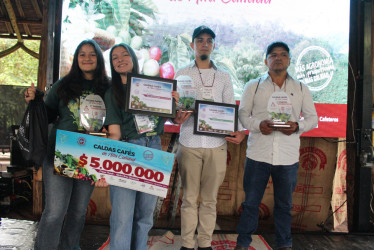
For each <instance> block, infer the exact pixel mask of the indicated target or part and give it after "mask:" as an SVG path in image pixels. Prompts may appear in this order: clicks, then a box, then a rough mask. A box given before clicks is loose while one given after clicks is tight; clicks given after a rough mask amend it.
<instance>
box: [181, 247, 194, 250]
mask: <svg viewBox="0 0 374 250" xmlns="http://www.w3.org/2000/svg"><path fill="white" fill-rule="evenodd" d="M180 250H195V249H194V248H188V247H181V249H180Z"/></svg>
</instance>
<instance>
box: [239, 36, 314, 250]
mask: <svg viewBox="0 0 374 250" xmlns="http://www.w3.org/2000/svg"><path fill="white" fill-rule="evenodd" d="M290 61H291V59H290V53H289V47H288V45H287V44H285V43H283V42H274V43H272V44H270V45H269V46H268V48H267V51H266V59H265V64H266V66H267V67H268V73H267V74H266V75H264V76H262V77H260V78H258V79H255V80H252V81H249V82H248V83H247V84H246V86H245V88H244V92H243V95H242V99H241V102H240V106H239V120H240V122H241V123H242V125H243V127H244V128H246V129H248V130H249V131H250V134H249V136H248V147H247V152H246V156H247V159H246V163H245V172H244V177H243V180H244V181H243V188H244V192H245V201H244V202H243V203H242V208H243V210H242V214H241V217H240V221H239V224H238V226H237V232H238V234H239V235H238V239H237V246H236V248H235V249H236V250H244V249H248V247H249V245H250V244H251V242H252V237H251V235H252V234H253V233H254V232H255V231H256V229H257V225H258V216H259V205H260V203H261V200H262V198H263V195H264V192H265V188H266V185H267V183H268V181H269V177H270V176H271V177H272V181H273V187H274V204H275V205H274V227H275V243H276V245H277V249H291V248H292V237H291V219H292V218H291V209H292V193H293V191H294V189H295V186H296V180H297V171H298V168H299V148H300V138H299V137H300V135H301V134H302V133H304V132H306V131H309V130H311V129H313V128H315V127H316V126H317V123H318V117H317V113H316V109H315V107H314V103H313V100H312V96H311V94H310V92H309V89H308V87H307V86H306V85H304V84H302V83H301V82H300V81H297V80H295V79H293V78H292V77H291V76H290V75H289V74H288V72H287V69H288V66H289V65H290ZM301 113H302V116H303V118H302V119H301ZM280 114H281V115H282V118H284V119H283V121H279V120H276V118H279V117H280V116H279V115H280Z"/></svg>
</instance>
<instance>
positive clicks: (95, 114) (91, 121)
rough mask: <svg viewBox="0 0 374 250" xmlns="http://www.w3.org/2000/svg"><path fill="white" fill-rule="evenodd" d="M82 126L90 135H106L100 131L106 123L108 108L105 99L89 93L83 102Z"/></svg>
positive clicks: (81, 108)
mask: <svg viewBox="0 0 374 250" xmlns="http://www.w3.org/2000/svg"><path fill="white" fill-rule="evenodd" d="M79 116H80V117H79V118H80V119H79V121H80V126H82V127H83V128H84V129H85V130H86V131H87V132H88V134H90V135H106V133H101V132H99V131H100V130H101V128H102V127H103V125H104V121H105V117H106V109H105V104H104V101H103V99H102V98H101V97H100V96H99V95H93V94H91V95H88V96H86V98H85V99H84V100H83V102H81V105H80V114H79Z"/></svg>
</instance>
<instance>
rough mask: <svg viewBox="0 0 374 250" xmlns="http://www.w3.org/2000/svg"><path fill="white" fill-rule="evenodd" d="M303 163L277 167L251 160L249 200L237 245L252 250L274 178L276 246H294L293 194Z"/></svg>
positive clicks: (248, 165)
mask: <svg viewBox="0 0 374 250" xmlns="http://www.w3.org/2000/svg"><path fill="white" fill-rule="evenodd" d="M298 168H299V163H298V162H297V163H295V164H293V165H281V166H273V165H271V164H268V163H264V162H258V161H254V160H251V159H249V158H247V160H246V162H245V171H244V181H243V188H244V192H245V201H244V202H243V203H242V208H243V211H242V214H241V216H240V221H239V224H238V226H237V232H238V234H239V236H238V239H237V245H239V246H243V247H249V245H250V244H251V242H252V237H251V235H252V234H253V233H254V232H255V231H256V230H257V225H258V216H259V205H260V203H261V200H262V197H263V196H264V192H265V189H266V185H267V183H268V181H269V177H270V176H271V178H272V180H273V187H274V227H275V243H276V245H277V247H278V248H281V247H292V236H291V219H292V218H291V209H292V193H293V191H294V189H295V186H296V181H297V170H298Z"/></svg>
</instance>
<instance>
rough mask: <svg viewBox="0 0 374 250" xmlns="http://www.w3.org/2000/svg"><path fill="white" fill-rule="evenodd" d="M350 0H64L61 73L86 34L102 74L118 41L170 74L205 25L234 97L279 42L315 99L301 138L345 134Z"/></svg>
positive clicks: (188, 56) (155, 72)
mask: <svg viewBox="0 0 374 250" xmlns="http://www.w3.org/2000/svg"><path fill="white" fill-rule="evenodd" d="M349 5H350V1H349V0H314V1H310V0H298V1H294V0H247V1H236V0H131V1H130V0H96V1H88V0H84V1H75V0H63V16H62V28H61V32H62V34H61V46H60V49H61V53H60V55H61V57H60V75H61V76H63V75H65V74H66V73H67V72H68V70H69V69H70V67H71V60H72V55H73V52H74V50H75V48H76V46H77V45H78V43H79V42H80V41H82V40H83V39H87V38H92V39H94V40H95V41H97V42H98V43H99V45H100V47H101V49H102V50H103V52H104V56H105V58H106V64H107V69H108V72H109V71H110V70H109V51H110V48H111V47H112V46H113V45H114V44H117V43H120V42H124V43H127V44H130V45H131V47H132V48H134V49H135V51H136V54H137V56H138V60H139V65H140V72H139V73H142V74H145V75H149V76H160V77H164V78H170V79H171V78H173V77H174V74H175V72H176V71H177V70H178V69H180V68H181V67H183V66H186V65H187V64H188V63H190V61H191V60H192V59H193V53H192V50H191V48H190V43H191V35H192V32H193V29H194V28H196V27H198V26H200V25H207V26H209V27H211V28H212V29H213V31H214V32H215V33H216V35H217V37H216V48H215V51H214V53H213V56H212V58H213V59H214V61H215V62H216V63H217V65H218V66H220V67H222V68H225V69H226V70H227V71H228V72H229V73H230V75H231V78H232V82H233V85H234V91H235V98H236V99H237V100H240V98H241V94H242V91H243V87H244V85H245V83H246V82H247V81H249V80H250V79H254V78H257V77H258V76H260V75H263V74H264V73H265V72H266V67H265V65H264V63H263V59H264V51H265V49H266V46H267V45H268V44H269V43H271V42H273V41H276V40H281V41H284V42H286V43H287V44H288V45H289V46H290V49H291V57H292V61H291V65H290V67H289V72H290V74H291V75H293V76H294V77H295V78H297V79H299V80H300V81H302V82H304V83H305V84H307V85H308V87H309V89H310V90H311V92H312V95H313V100H314V102H315V103H316V104H318V106H317V112H318V115H319V120H320V123H321V124H320V125H319V127H318V128H317V129H315V130H314V131H313V132H311V133H308V134H305V136H315V137H317V136H318V137H345V136H346V134H345V129H346V104H347V81H348V47H349V46H348V36H349ZM285 13H288V14H286V15H285ZM72 38H74V39H72ZM166 131H168V128H167V129H166Z"/></svg>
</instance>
